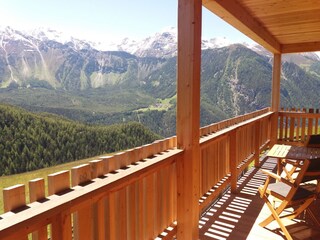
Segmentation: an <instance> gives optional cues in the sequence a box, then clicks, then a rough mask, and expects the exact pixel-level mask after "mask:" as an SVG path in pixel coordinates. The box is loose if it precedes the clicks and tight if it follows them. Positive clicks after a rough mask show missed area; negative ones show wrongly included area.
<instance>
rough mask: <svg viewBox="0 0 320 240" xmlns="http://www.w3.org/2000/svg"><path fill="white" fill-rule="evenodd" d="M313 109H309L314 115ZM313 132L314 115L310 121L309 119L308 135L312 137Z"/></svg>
mask: <svg viewBox="0 0 320 240" xmlns="http://www.w3.org/2000/svg"><path fill="white" fill-rule="evenodd" d="M313 112H314V111H313V109H309V113H313ZM312 131H313V118H312V115H310V117H309V119H308V135H312Z"/></svg>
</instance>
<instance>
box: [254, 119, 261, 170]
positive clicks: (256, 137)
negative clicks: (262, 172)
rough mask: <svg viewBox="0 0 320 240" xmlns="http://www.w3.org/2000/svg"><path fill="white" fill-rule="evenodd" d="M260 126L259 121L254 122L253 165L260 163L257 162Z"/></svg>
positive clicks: (258, 157) (256, 165)
mask: <svg viewBox="0 0 320 240" xmlns="http://www.w3.org/2000/svg"><path fill="white" fill-rule="evenodd" d="M260 128H261V123H260V121H257V122H256V124H255V138H254V139H255V141H254V142H255V145H254V152H255V155H254V159H255V161H254V166H255V167H259V166H260V163H259V160H260V143H261V141H260V137H261V135H260Z"/></svg>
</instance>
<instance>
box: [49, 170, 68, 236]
mask: <svg viewBox="0 0 320 240" xmlns="http://www.w3.org/2000/svg"><path fill="white" fill-rule="evenodd" d="M68 189H70V172H69V171H61V172H57V173H53V174H50V175H48V194H49V195H54V194H59V193H62V192H64V191H66V190H68ZM71 234H72V226H71V215H70V214H67V213H61V214H58V215H57V216H55V218H54V221H53V222H52V223H51V238H52V239H53V240H59V239H66V240H71V239H72V235H71Z"/></svg>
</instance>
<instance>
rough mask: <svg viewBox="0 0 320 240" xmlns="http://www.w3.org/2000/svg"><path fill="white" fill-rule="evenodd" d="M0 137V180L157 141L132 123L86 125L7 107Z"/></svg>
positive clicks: (1, 109)
mask: <svg viewBox="0 0 320 240" xmlns="http://www.w3.org/2000/svg"><path fill="white" fill-rule="evenodd" d="M0 133H1V136H0V176H1V175H10V174H16V173H22V172H26V171H32V170H36V169H40V168H45V167H49V166H53V165H57V164H61V163H66V162H70V161H74V160H78V159H83V158H87V157H92V156H96V155H100V154H105V153H110V152H116V151H120V150H124V149H128V148H133V147H136V146H140V145H143V144H146V143H150V142H153V141H154V140H156V139H158V138H159V136H158V135H156V134H154V133H153V132H151V131H150V130H149V129H147V128H145V127H144V126H143V125H141V124H139V123H136V122H132V123H126V124H115V125H110V126H102V125H88V124H82V123H79V122H75V121H70V120H67V119H63V118H61V117H58V116H54V115H52V116H51V115H44V114H34V113H30V112H27V111H25V110H22V109H20V108H17V107H12V106H8V105H0Z"/></svg>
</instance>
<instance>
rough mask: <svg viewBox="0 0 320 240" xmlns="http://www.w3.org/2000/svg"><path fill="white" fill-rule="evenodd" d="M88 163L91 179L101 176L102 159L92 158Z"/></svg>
mask: <svg viewBox="0 0 320 240" xmlns="http://www.w3.org/2000/svg"><path fill="white" fill-rule="evenodd" d="M89 164H90V168H91V179H94V178H98V177H102V176H103V175H104V174H105V162H104V161H103V160H92V161H90V162H89Z"/></svg>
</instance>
